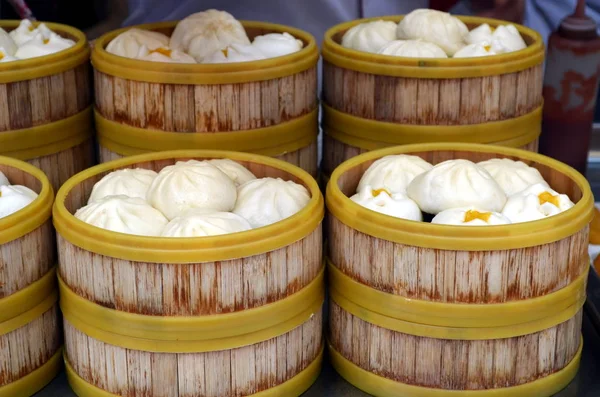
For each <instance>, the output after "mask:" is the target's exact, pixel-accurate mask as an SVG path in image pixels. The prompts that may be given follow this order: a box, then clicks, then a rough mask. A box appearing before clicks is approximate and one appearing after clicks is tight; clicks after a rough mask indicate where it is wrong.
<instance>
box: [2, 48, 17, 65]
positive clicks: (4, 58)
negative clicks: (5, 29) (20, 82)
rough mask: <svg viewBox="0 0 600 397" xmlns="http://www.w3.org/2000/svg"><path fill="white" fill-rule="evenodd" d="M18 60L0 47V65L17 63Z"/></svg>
mask: <svg viewBox="0 0 600 397" xmlns="http://www.w3.org/2000/svg"><path fill="white" fill-rule="evenodd" d="M18 60H19V58H15V57H14V56H12V55H10V54H9V53H8V52H7V51H6V50H5V49H4V47H0V63H4V62H11V61H18Z"/></svg>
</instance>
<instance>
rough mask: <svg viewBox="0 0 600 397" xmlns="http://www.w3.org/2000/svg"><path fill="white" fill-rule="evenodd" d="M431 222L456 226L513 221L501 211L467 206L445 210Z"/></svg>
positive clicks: (490, 224)
mask: <svg viewBox="0 0 600 397" xmlns="http://www.w3.org/2000/svg"><path fill="white" fill-rule="evenodd" d="M431 223H436V224H439V225H454V226H496V225H508V224H510V223H511V222H510V220H509V219H508V218H507V217H505V216H504V215H502V214H501V213H499V212H490V211H486V210H482V209H480V208H475V207H467V208H451V209H448V210H444V211H442V212H440V213H439V214H437V215H436V216H435V217H434V218H433V219H432V220H431Z"/></svg>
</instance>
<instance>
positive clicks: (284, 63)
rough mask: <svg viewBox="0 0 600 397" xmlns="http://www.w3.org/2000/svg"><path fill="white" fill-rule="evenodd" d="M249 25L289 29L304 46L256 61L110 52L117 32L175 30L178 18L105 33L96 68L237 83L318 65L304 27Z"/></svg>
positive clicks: (147, 78)
mask: <svg viewBox="0 0 600 397" xmlns="http://www.w3.org/2000/svg"><path fill="white" fill-rule="evenodd" d="M241 22H242V24H243V25H244V27H245V28H246V29H260V30H261V31H268V32H274V33H283V32H287V33H289V34H291V35H292V36H294V37H296V38H297V39H300V40H302V42H303V43H304V48H302V49H301V50H300V51H298V52H295V53H293V54H289V55H285V56H281V57H276V58H270V59H265V60H261V61H252V62H237V63H226V64H185V63H162V62H146V61H140V60H137V59H130V58H125V57H120V56H117V55H114V54H110V53H108V52H107V51H106V50H105V49H104V48H105V47H106V46H107V45H108V43H109V42H110V41H111V40H112V39H113V38H115V37H116V36H117V35H119V34H121V33H123V32H125V31H126V30H129V29H130V28H132V27H135V28H139V29H144V30H161V31H166V30H171V29H173V28H174V27H175V25H176V24H177V22H159V23H149V24H144V25H137V26H130V27H127V28H123V29H119V30H115V31H112V32H110V33H107V34H105V35H104V36H102V37H100V38H99V39H98V40H96V43H95V45H94V49H93V51H92V64H93V65H94V68H96V70H98V71H100V72H102V73H105V74H108V75H111V76H115V77H120V78H123V79H128V80H135V81H144V82H149V83H164V84H185V85H189V84H237V83H248V82H254V81H263V80H273V79H277V78H280V77H285V76H292V75H294V74H297V73H300V72H303V71H305V70H308V69H310V68H316V66H317V62H318V60H319V50H318V48H317V44H316V42H315V39H314V37H313V36H311V35H310V34H309V33H307V32H304V31H302V30H300V29H295V28H292V27H289V26H284V25H276V24H273V23H266V22H252V21H241Z"/></svg>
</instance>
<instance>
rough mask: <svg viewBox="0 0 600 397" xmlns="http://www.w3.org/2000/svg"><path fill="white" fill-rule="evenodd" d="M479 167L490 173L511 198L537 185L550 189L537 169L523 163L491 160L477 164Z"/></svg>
mask: <svg viewBox="0 0 600 397" xmlns="http://www.w3.org/2000/svg"><path fill="white" fill-rule="evenodd" d="M477 165H478V166H480V167H482V168H484V169H485V170H486V171H487V172H489V174H490V175H491V176H492V178H494V180H495V181H496V182H497V183H498V185H500V187H501V188H502V190H504V193H506V195H507V196H509V197H510V196H512V195H513V194H515V193H519V192H521V191H523V190H525V189H527V188H528V187H530V186H532V185H535V184H537V183H541V184H542V185H544V186H548V187H549V185H548V183H547V182H546V181H545V180H544V177H543V176H542V174H540V172H539V171H538V170H537V169H535V168H533V167H530V166H528V165H527V164H525V163H524V162H522V161H514V160H511V159H490V160H487V161H482V162H480V163H477Z"/></svg>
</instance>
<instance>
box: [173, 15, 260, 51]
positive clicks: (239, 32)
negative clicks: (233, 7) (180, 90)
mask: <svg viewBox="0 0 600 397" xmlns="http://www.w3.org/2000/svg"><path fill="white" fill-rule="evenodd" d="M232 44H241V45H249V44H250V40H249V39H248V36H247V35H246V31H245V30H244V27H243V26H242V24H241V23H240V22H239V21H237V20H236V19H235V18H234V17H233V16H232V15H231V14H229V13H228V12H225V11H218V10H213V9H211V10H207V11H202V12H198V13H195V14H192V15H190V16H188V17H186V18H184V19H182V20H181V21H180V22H179V23H178V24H177V26H176V27H175V31H173V34H172V35H171V42H170V47H171V48H173V49H175V50H181V51H184V52H187V53H188V54H190V55H191V56H193V57H194V58H195V59H196V61H197V62H202V61H203V60H204V58H205V57H207V56H209V55H211V54H213V53H215V52H216V51H219V50H223V49H225V48H226V47H229V46H231V45H232Z"/></svg>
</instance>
